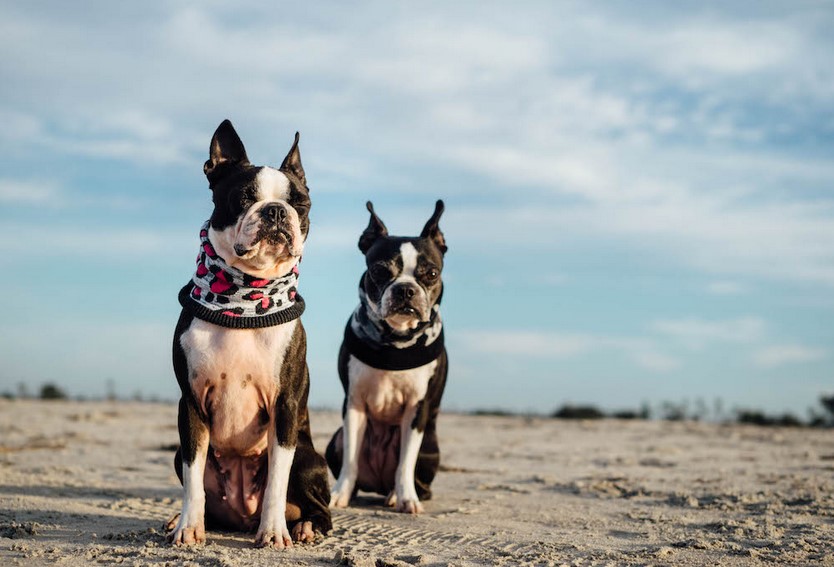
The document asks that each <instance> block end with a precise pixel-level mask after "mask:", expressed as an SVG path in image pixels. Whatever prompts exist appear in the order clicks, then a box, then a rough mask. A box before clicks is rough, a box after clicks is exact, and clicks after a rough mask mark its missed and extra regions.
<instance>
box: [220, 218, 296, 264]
mask: <svg viewBox="0 0 834 567" xmlns="http://www.w3.org/2000/svg"><path fill="white" fill-rule="evenodd" d="M293 242H294V241H293V236H292V233H291V232H290V231H289V230H288V229H286V228H284V227H282V226H278V227H271V228H267V227H261V229H260V230H259V231H258V234H257V236H256V237H255V239H254V241H253V242H252V244H250V245H249V246H246V245H244V244H240V243H238V244H235V246H234V248H235V254H237V255H238V257H240V258H248V257H250V256H252V255H253V253H254V252H255V251H256V249H257V248H259V247H260V246H259V245H263V244H267V245H270V246H280V245H283V246H286V248H287V251H288V252H289V254H290V255H291V256H297V255H298V254H296V253H295V247H294V246H293Z"/></svg>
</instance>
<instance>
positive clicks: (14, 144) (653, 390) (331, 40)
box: [0, 0, 834, 415]
mask: <svg viewBox="0 0 834 567" xmlns="http://www.w3.org/2000/svg"><path fill="white" fill-rule="evenodd" d="M264 4H269V6H268V7H267V6H265V5H264ZM0 13H2V17H1V18H0V52H2V54H3V56H2V57H0V79H2V80H1V81H0V85H1V86H0V226H2V231H0V254H2V274H3V280H4V281H3V284H4V294H3V296H4V299H5V301H4V305H3V309H2V311H3V315H2V316H0V392H2V391H11V392H16V391H17V389H18V385H19V384H21V383H23V384H26V385H27V388H28V390H29V391H30V392H37V391H38V390H39V387H40V385H41V384H43V383H45V382H53V383H56V384H59V385H60V386H61V387H62V388H64V389H65V390H66V391H67V392H68V393H69V394H70V395H73V396H92V397H95V396H101V395H103V394H104V393H105V392H106V391H107V389H108V383H110V384H112V388H113V389H115V392H116V393H117V394H118V395H120V396H133V395H136V394H139V395H142V396H143V397H145V398H148V397H157V398H160V399H171V400H173V399H176V398H177V397H178V394H179V391H178V388H177V386H176V382H175V380H174V377H173V371H172V368H171V360H170V351H171V339H172V334H173V328H174V324H175V322H176V320H177V317H178V315H179V305H178V303H177V300H176V296H177V291H178V290H179V289H180V287H182V286H183V285H184V284H185V283H186V282H187V281H188V279H189V278H190V277H191V274H192V270H193V260H194V255H195V253H196V250H197V245H198V230H199V228H200V225H201V224H202V222H203V221H204V220H205V219H206V218H208V216H209V214H210V212H211V200H210V193H209V191H208V188H207V182H206V180H205V177H204V176H203V173H202V164H203V162H204V161H205V159H206V158H207V155H208V145H209V141H210V139H211V135H212V133H213V132H214V129H215V128H216V127H217V125H218V124H219V123H220V122H221V121H222V120H223V119H225V118H229V119H230V120H232V122H233V123H234V125H235V127H236V129H237V131H238V133H239V134H240V136H241V138H242V140H243V142H244V144H245V145H246V148H247V152H248V155H249V157H250V159H251V161H252V162H253V163H256V164H259V165H265V164H270V165H273V166H278V165H279V164H280V163H281V160H282V159H283V157H284V156H285V155H286V153H287V150H288V149H289V147H290V145H291V142H292V139H293V134H294V133H295V132H296V131H299V132H300V133H301V142H300V148H301V155H302V161H303V163H304V167H305V170H306V173H307V179H308V183H309V185H310V188H311V198H312V201H313V208H312V212H311V220H312V227H311V232H310V236H309V240H308V243H307V247H306V249H305V255H304V261H303V263H302V269H301V283H300V291H301V293H302V295H303V296H304V297H305V299H306V301H307V311H306V313H305V314H304V316H303V319H302V320H303V322H304V325H305V327H306V329H307V333H308V342H309V349H308V361H309V364H310V369H311V380H312V386H311V394H310V403H311V405H313V406H315V407H338V406H339V405H340V403H341V397H342V391H341V386H340V384H339V381H338V377H337V374H336V355H337V352H338V347H339V343H340V341H341V335H342V332H343V328H344V324H345V321H346V320H347V318H348V316H349V315H350V313H351V312H352V310H353V309H354V307H355V305H356V303H357V290H356V283H357V281H358V279H359V276H360V274H361V272H362V270H363V268H364V262H363V258H362V256H361V254H360V252H359V251H358V249H357V246H356V244H357V240H358V237H359V234H360V232H361V231H362V230H363V229H364V227H365V226H366V224H367V216H368V215H367V211H366V210H365V207H364V203H365V201H366V200H368V199H370V200H372V201H373V202H374V204H375V206H376V210H377V212H378V214H379V215H380V217H381V218H382V219H383V221H384V222H385V223H386V224H387V226H388V228H389V230H390V232H391V233H392V234H398V235H414V234H417V233H419V231H420V229H421V228H422V226H423V224H424V223H425V221H426V220H427V219H428V217H429V216H430V215H431V212H432V210H433V205H434V201H435V200H436V199H438V198H442V199H444V200H445V202H446V213H445V214H444V216H443V218H442V219H441V223H440V225H441V229H442V230H443V231H444V233H445V235H446V240H447V243H448V245H449V252H448V253H447V256H446V267H445V269H444V274H443V277H444V282H445V286H446V290H445V295H444V300H443V316H444V322H445V326H446V327H445V328H446V335H447V347H448V350H449V358H450V375H449V382H448V385H447V388H446V394H445V397H444V407H446V408H448V409H452V410H472V409H482V408H502V409H509V410H515V411H533V412H550V411H552V410H554V409H556V408H557V407H559V406H561V405H563V404H566V403H572V404H579V403H590V404H595V405H597V406H599V407H601V408H605V409H612V410H614V409H624V408H635V407H638V406H639V405H640V404H642V403H648V404H651V405H656V404H660V403H661V402H663V401H672V402H683V401H686V400H688V401H689V402H690V403H694V402H695V401H696V400H698V399H701V400H704V401H705V402H707V403H709V404H713V403H714V400H716V399H720V400H722V405H723V407H726V408H733V407H755V408H762V409H764V410H767V411H772V412H781V411H791V412H795V413H798V414H800V415H804V414H805V411H806V409H807V408H808V407H812V406H816V405H817V400H818V398H819V396H820V394H823V393H831V392H833V391H834V380H833V379H832V378H834V326H832V325H831V319H832V314H834V160H832V157H834V103H833V102H832V101H834V66H832V65H831V61H832V59H834V35H832V34H831V33H830V31H831V29H832V28H834V7H832V6H831V5H829V4H825V3H819V2H803V1H795V2H769V1H756V2H734V3H726V2H699V3H692V4H687V5H684V4H680V3H672V4H670V3H668V2H662V1H658V2H633V1H628V2H625V1H624V2H605V3H597V2H595V3H588V2H549V1H547V2H513V3H501V2H480V1H479V2H455V3H449V2H432V1H428V2H421V3H390V2H357V3H344V2H317V3H300V2H299V3H246V2H242V3H228V2H160V1H157V0H148V1H146V2H143V3H141V5H139V4H131V3H114V2H109V1H99V2H95V1H93V2H85V3H83V6H79V5H77V4H68V3H66V2H58V1H52V2H37V1H34V2H9V1H6V0H2V1H0Z"/></svg>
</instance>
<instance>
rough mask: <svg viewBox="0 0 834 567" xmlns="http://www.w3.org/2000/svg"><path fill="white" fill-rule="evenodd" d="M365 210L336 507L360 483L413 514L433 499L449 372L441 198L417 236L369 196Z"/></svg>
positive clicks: (338, 438) (334, 444)
mask: <svg viewBox="0 0 834 567" xmlns="http://www.w3.org/2000/svg"><path fill="white" fill-rule="evenodd" d="M368 211H369V212H370V213H371V219H370V222H369V223H368V228H366V229H365V232H363V233H362V236H361V237H360V239H359V249H360V250H361V251H362V253H363V254H364V255H365V262H366V264H367V271H366V272H365V273H364V274H362V279H361V280H360V281H359V301H360V303H359V306H358V307H357V308H356V310H355V311H354V312H353V315H352V316H351V318H350V320H349V321H348V324H347V327H346V329H345V338H344V342H343V343H342V347H341V349H340V351H339V377H340V379H341V381H342V386H343V387H344V390H345V401H344V405H343V407H342V414H343V419H344V425H343V427H342V428H340V429H339V430H338V431H337V432H336V434H335V435H334V436H333V438H332V439H331V440H330V443H329V444H328V446H327V452H326V455H325V456H326V458H327V463H328V465H329V466H330V470H331V471H333V474H334V476H336V477H337V479H338V480H337V482H336V486H335V487H334V489H333V491H332V492H331V493H330V506H332V507H336V508H343V507H346V506H347V505H348V504H349V502H350V499H351V498H352V497H353V496H354V495H355V493H356V491H357V490H363V491H366V492H376V493H378V494H383V495H387V498H386V501H385V503H386V505H387V506H395V507H396V509H397V510H398V511H400V512H407V513H411V514H416V513H419V512H422V511H423V506H422V505H421V504H420V500H428V499H429V498H431V482H432V480H433V479H434V476H435V474H436V473H437V469H438V467H439V465H440V450H439V448H438V444H437V432H436V422H437V414H438V412H439V411H440V398H441V396H442V395H443V388H444V386H445V384H446V373H447V358H446V349H445V347H444V344H443V324H442V322H441V319H440V299H441V297H442V295H443V283H442V281H441V279H440V272H441V271H442V269H443V256H444V254H445V253H446V241H445V239H444V237H443V233H442V232H441V231H440V228H439V227H438V221H439V220H440V215H441V214H442V213H443V201H437V205H436V207H435V210H434V214H433V215H432V216H431V218H430V219H429V220H428V222H427V223H426V225H425V227H424V228H423V232H422V233H421V234H420V236H419V237H413V238H404V237H397V236H388V229H386V228H385V225H384V224H383V223H382V221H381V220H380V219H379V217H378V216H377V215H376V213H375V212H374V209H373V205H372V204H371V203H370V202H368Z"/></svg>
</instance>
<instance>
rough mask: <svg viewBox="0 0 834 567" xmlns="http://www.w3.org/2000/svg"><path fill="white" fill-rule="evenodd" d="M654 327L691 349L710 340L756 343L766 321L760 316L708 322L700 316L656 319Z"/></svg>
mask: <svg viewBox="0 0 834 567" xmlns="http://www.w3.org/2000/svg"><path fill="white" fill-rule="evenodd" d="M651 328H652V330H654V331H655V332H657V333H660V334H662V335H667V336H670V337H672V338H674V339H675V340H678V341H680V342H681V343H683V344H684V345H685V346H687V347H690V348H702V347H703V346H705V345H706V344H708V343H713V342H722V343H752V342H756V341H758V340H760V339H761V338H762V337H763V336H764V334H765V328H766V324H765V322H764V320H762V319H760V318H758V317H742V318H739V319H727V320H723V321H707V320H704V319H701V318H698V317H689V318H685V319H666V320H659V321H655V322H653V323H652V325H651Z"/></svg>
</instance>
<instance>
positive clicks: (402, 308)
mask: <svg viewBox="0 0 834 567" xmlns="http://www.w3.org/2000/svg"><path fill="white" fill-rule="evenodd" d="M391 313H392V314H393V315H409V316H412V317H419V315H420V314H419V313H418V311H417V309H415V308H414V307H412V306H411V305H408V304H405V303H404V304H402V305H396V306H394V307H393V308H392V309H391Z"/></svg>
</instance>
